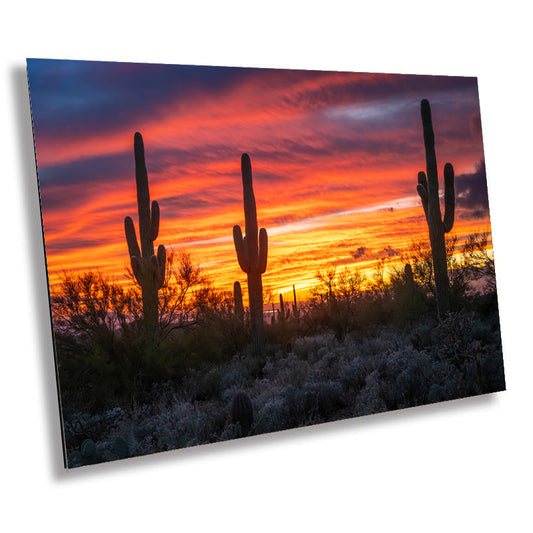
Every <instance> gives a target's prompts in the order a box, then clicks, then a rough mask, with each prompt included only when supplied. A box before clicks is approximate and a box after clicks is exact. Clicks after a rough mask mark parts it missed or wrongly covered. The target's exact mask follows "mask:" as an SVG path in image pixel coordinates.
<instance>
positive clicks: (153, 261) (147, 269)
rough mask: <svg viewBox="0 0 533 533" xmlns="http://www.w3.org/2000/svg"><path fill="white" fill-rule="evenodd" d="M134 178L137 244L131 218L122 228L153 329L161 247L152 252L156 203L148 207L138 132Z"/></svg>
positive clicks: (162, 255) (162, 257) (162, 271)
mask: <svg viewBox="0 0 533 533" xmlns="http://www.w3.org/2000/svg"><path fill="white" fill-rule="evenodd" d="M134 152H135V180H136V183H137V205H138V208H139V233H140V237H141V247H140V248H139V244H138V242H137V235H136V234H135V226H134V225H133V220H132V219H131V217H126V218H125V219H124V229H125V231H126V240H127V242H128V250H129V253H130V260H131V268H132V270H133V274H134V275H135V279H136V280H137V282H138V283H139V285H140V286H141V290H142V302H143V317H144V323H145V325H146V327H147V328H150V329H154V328H155V326H156V325H157V319H158V297H157V291H158V290H159V289H160V288H161V286H162V285H163V282H164V281H165V263H166V251H165V247H164V246H163V245H162V244H160V245H159V247H158V248H157V256H155V255H154V241H155V240H156V239H157V235H158V233H159V204H158V203H157V201H155V200H154V201H153V202H152V205H151V208H150V191H149V189H148V173H147V172H146V163H145V160H144V144H143V138H142V136H141V134H140V133H138V132H137V133H135V137H134Z"/></svg>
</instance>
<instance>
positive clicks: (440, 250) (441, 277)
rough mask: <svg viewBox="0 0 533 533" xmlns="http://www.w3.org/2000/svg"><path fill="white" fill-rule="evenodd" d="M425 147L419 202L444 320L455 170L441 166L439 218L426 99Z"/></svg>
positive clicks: (447, 304) (447, 306) (423, 109)
mask: <svg viewBox="0 0 533 533" xmlns="http://www.w3.org/2000/svg"><path fill="white" fill-rule="evenodd" d="M420 111H421V115H422V127H423V130H424V146H425V149H426V172H427V177H426V174H425V173H424V172H419V173H418V185H417V188H416V190H417V192H418V194H419V196H420V198H421V200H422V206H423V208H424V213H425V215H426V221H427V225H428V228H429V241H430V243H431V254H432V257H433V272H434V274H435V297H436V300H437V309H438V314H439V318H441V319H442V318H444V317H445V316H446V315H447V314H448V313H449V311H450V299H449V294H448V292H449V289H448V286H449V279H448V266H447V261H446V241H445V238H444V234H445V233H448V232H450V231H451V229H452V228H453V222H454V214H455V189H454V171H453V166H452V165H451V164H450V163H446V165H444V207H445V209H444V220H443V219H442V218H441V210H440V201H439V180H438V175H437V158H436V156H435V136H434V133H433V123H432V120H431V108H430V106H429V102H428V101H427V100H422V102H421V105H420Z"/></svg>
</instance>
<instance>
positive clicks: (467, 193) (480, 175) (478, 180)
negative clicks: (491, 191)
mask: <svg viewBox="0 0 533 533" xmlns="http://www.w3.org/2000/svg"><path fill="white" fill-rule="evenodd" d="M455 197H456V206H457V208H458V209H465V210H467V211H469V212H470V217H471V218H479V217H482V216H486V215H487V214H488V212H489V198H488V193H487V176H486V172H485V161H480V162H479V163H478V165H477V168H476V171H475V172H473V173H472V174H461V175H460V176H456V178H455Z"/></svg>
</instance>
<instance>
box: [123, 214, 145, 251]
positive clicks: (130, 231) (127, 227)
mask: <svg viewBox="0 0 533 533" xmlns="http://www.w3.org/2000/svg"><path fill="white" fill-rule="evenodd" d="M124 231H125V232H126V241H127V243H128V251H129V254H130V257H141V250H140V248H139V244H138V243H137V235H136V234H135V226H134V224H133V220H132V219H131V217H126V218H125V219H124Z"/></svg>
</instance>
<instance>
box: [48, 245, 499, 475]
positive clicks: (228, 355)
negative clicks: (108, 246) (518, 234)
mask: <svg viewBox="0 0 533 533" xmlns="http://www.w3.org/2000/svg"><path fill="white" fill-rule="evenodd" d="M485 238H486V236H483V235H472V236H469V237H468V238H467V239H466V240H465V242H464V243H463V244H462V245H461V249H460V252H461V253H460V254H457V253H454V254H452V253H451V250H452V249H453V250H454V252H456V251H457V250H456V249H457V243H456V242H451V243H449V245H448V246H449V253H448V264H449V265H453V268H450V294H451V295H452V297H451V298H450V306H451V311H450V312H449V313H448V314H447V315H446V318H444V319H441V320H439V319H438V313H437V302H436V299H435V287H434V282H433V278H432V276H431V275H430V274H429V273H430V272H431V268H432V267H431V251H430V245H429V243H427V245H426V246H425V247H424V246H423V245H422V244H421V243H413V245H412V255H411V256H410V257H409V259H410V262H407V263H406V266H405V267H404V268H403V269H400V268H398V267H395V266H393V265H389V266H387V265H385V266H383V265H381V266H380V267H378V268H376V271H375V272H374V273H373V275H372V276H371V277H368V278H367V277H365V276H363V275H362V274H361V273H359V272H353V273H352V272H350V271H347V270H341V271H336V270H335V269H332V268H330V269H326V270H324V271H322V272H317V276H316V281H317V284H316V286H315V289H314V291H313V294H312V297H311V298H310V299H309V300H307V301H305V302H299V304H298V307H297V308H295V307H289V306H288V304H285V308H281V307H280V308H279V309H278V312H277V316H276V319H275V320H274V321H273V322H272V323H270V322H268V321H265V324H264V341H263V350H262V352H261V353H259V354H258V353H257V351H256V350H255V347H254V343H253V340H252V337H251V334H250V316H249V311H248V310H247V309H246V310H242V308H241V307H240V305H242V295H241V299H240V304H239V298H238V297H237V298H235V297H234V295H233V294H231V293H224V292H221V291H218V290H217V289H216V288H214V287H213V285H212V283H211V282H210V280H209V279H208V278H207V276H206V275H205V274H204V273H203V272H202V270H201V269H200V268H199V267H198V266H196V265H194V263H193V260H192V259H191V256H190V255H189V254H187V253H186V252H172V251H171V252H170V253H169V254H168V258H167V268H166V271H167V273H166V278H165V279H166V281H165V283H164V284H163V286H162V288H161V294H160V298H159V319H158V327H157V336H156V338H155V340H154V341H153V342H151V343H149V344H147V342H146V337H145V332H144V328H143V320H142V314H139V309H142V291H141V288H140V287H139V285H138V284H137V283H134V280H135V278H134V277H133V276H131V274H130V276H131V277H130V280H131V281H132V283H131V285H130V286H128V288H124V287H123V286H121V285H119V284H117V283H116V282H114V281H112V280H109V279H105V278H104V277H103V276H101V275H100V274H98V273H83V274H78V275H69V274H65V276H64V278H63V283H62V289H61V291H60V295H58V296H56V297H55V298H54V300H53V310H54V317H55V320H54V324H55V337H56V349H57V360H58V371H59V378H60V386H61V393H62V409H63V417H64V423H65V437H66V443H67V450H68V461H69V465H70V466H79V465H82V464H90V463H94V462H101V461H106V460H112V459H117V458H123V457H129V456H135V455H142V454H147V453H153V452H157V451H162V450H170V449H174V448H181V447H186V446H193V445H196V444H202V443H209V442H217V441H221V440H225V439H228V438H237V437H241V436H247V435H257V434H260V433H264V432H271V431H279V430H283V429H289V428H293V427H301V426H305V425H309V424H316V423H321V422H328V421H333V420H338V419H343V418H347V417H352V416H360V415H366V414H372V413H377V412H381V411H388V410H393V409H400V408H404V407H411V406H416V405H423V404H427V403H432V402H438V401H444V400H450V399H454V398H461V397H466V396H471V395H475V394H481V393H487V392H492V391H498V390H502V389H503V388H504V387H505V383H504V374H503V363H502V355H501V340H500V337H499V321H498V309H497V300H496V294H495V291H494V288H495V284H494V270H493V263H492V259H491V256H490V254H489V253H488V252H487V251H486V249H485V248H482V243H483V240H484V239H485ZM170 280H173V282H172V283H170ZM237 294H238V291H237ZM282 309H283V310H282ZM295 309H297V311H296V312H295Z"/></svg>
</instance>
